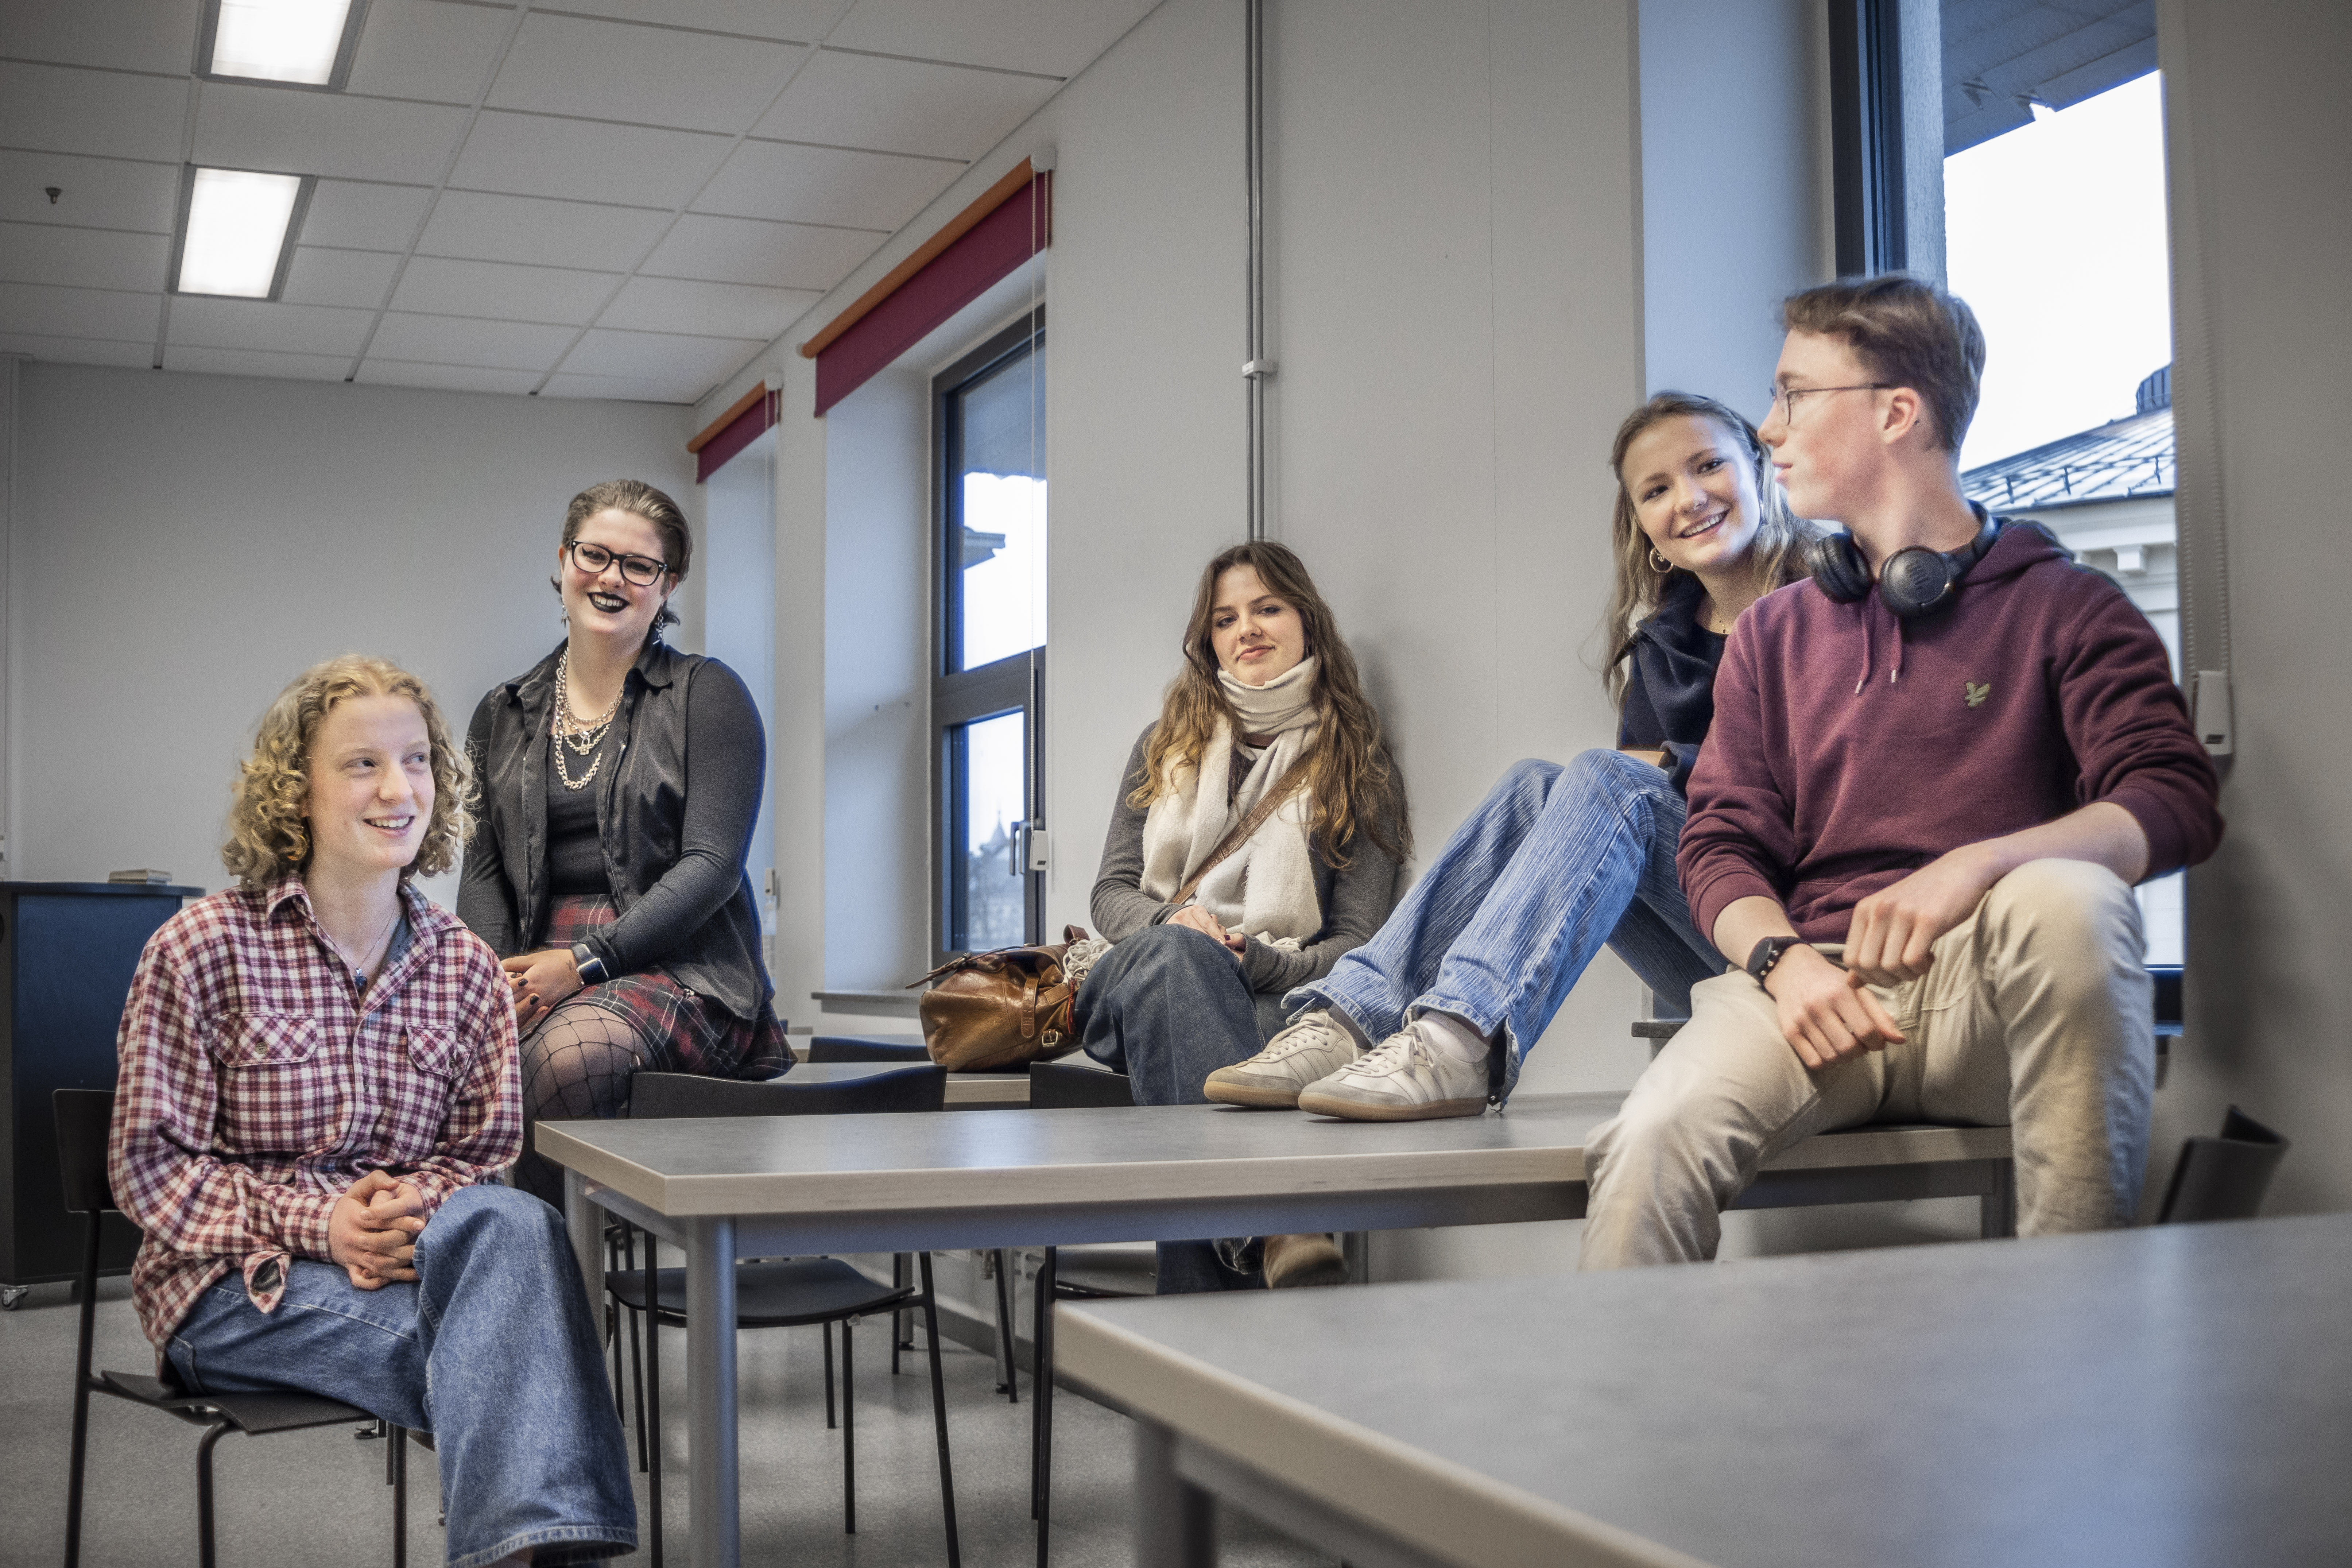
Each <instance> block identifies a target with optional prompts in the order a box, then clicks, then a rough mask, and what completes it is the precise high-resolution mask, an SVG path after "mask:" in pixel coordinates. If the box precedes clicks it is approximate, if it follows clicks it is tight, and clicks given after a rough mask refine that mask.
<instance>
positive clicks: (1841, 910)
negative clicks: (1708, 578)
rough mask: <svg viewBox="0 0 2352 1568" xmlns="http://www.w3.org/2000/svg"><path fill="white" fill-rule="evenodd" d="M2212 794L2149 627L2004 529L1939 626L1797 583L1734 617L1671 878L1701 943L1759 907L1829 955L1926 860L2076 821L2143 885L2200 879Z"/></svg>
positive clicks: (2207, 850) (2216, 836)
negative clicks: (2114, 808)
mask: <svg viewBox="0 0 2352 1568" xmlns="http://www.w3.org/2000/svg"><path fill="white" fill-rule="evenodd" d="M2216 789H2217V781H2216V780H2215V778H2214V774H2213V767H2212V764H2211V763H2210V762H2208V761H2207V760H2206V756H2205V752H2204V748H2203V747H2201V746H2200V745H2199V744H2198V742H2197V738H2196V736H2195V735H2194V734H2193V733H2192V732H2191V731H2190V730H2189V714H2188V710H2187V709H2186V708H2185V707H2184V706H2183V704H2182V702H2181V700H2180V689H2179V687H2177V686H2175V685H2174V684H2173V682H2172V673H2171V669H2170V667H2169V666H2168V663H2167V662H2166V659H2165V653H2164V644H2163V643H2162V642H2161V641H2159V640H2158V637H2157V635H2156V630H2155V628H2154V627H2152V626H2149V625H2148V624H2147V617H2146V616H2142V615H2141V614H2140V613H2139V610H2138V608H2137V606H2135V605H2133V604H2132V602H2131V601H2130V600H2129V599H2127V598H2126V597H2125V596H2124V593H2123V590H2122V589H2120V588H2118V587H2116V585H2115V584H2113V583H2110V582H2109V581H2107V580H2106V579H2105V577H2102V576H2100V575H2099V574H2097V573H2095V572H2093V571H2091V570H2090V569H2088V568H2087V567H2082V566H2077V565H2075V564H2074V562H2073V561H2072V560H2071V559H2070V558H2069V557H2068V556H2067V553H2066V552H2065V551H2064V550H2063V548H2062V547H2061V546H2060V545H2059V544H2058V542H2057V541H2056V540H2054V539H2053V538H2052V537H2051V536H2050V534H2049V533H2048V531H2045V530H2043V529H2042V528H2041V527H2040V526H2039V525H2037V524H2033V523H2017V522H2011V523H2010V524H2009V525H2008V526H2007V528H2006V529H2005V530H2004V531H2002V533H2001V536H2000V539H1999V540H1998V541H1997V542H1995V543H1994V545H1993V547H1992V549H1991V550H1990V551H1989V552H1987V553H1986V555H1985V558H1984V559H1983V560H1982V561H1979V563H1977V565H1976V568H1975V570H1973V571H1972V572H1970V573H1969V574H1968V577H1967V578H1966V579H1965V580H1964V581H1963V582H1962V584H1961V585H1960V588H1959V595H1958V600H1957V602H1956V603H1955V604H1954V605H1952V606H1951V607H1950V608H1948V609H1947V610H1945V611H1943V612H1941V613H1940V614H1936V615H1930V616H1926V617H1924V618H1922V619H1919V620H1916V621H1912V622H1909V623H1907V624H1906V623H1904V622H1901V621H1898V620H1897V619H1896V618H1895V615H1894V613H1893V612H1892V611H1890V610H1889V609H1887V607H1886V606H1885V605H1884V604H1882V603H1880V601H1879V598H1878V595H1877V594H1875V593H1873V594H1871V595H1869V596H1867V597H1866V598H1864V599H1863V600H1862V601H1861V602H1860V603H1857V604H1852V605H1840V604H1835V603H1832V601H1831V599H1830V597H1829V595H1826V594H1824V593H1822V591H1821V589H1820V588H1818V587H1816V586H1815V585H1814V584H1811V582H1802V583H1794V584H1790V585H1789V586H1788V587H1785V588H1782V589H1780V591H1779V592H1778V593H1774V594H1770V595H1766V596H1765V597H1764V598H1762V599H1760V600H1759V601H1758V602H1757V603H1756V604H1755V605H1753V606H1752V607H1750V608H1749V609H1748V613H1747V614H1745V615H1743V616H1740V618H1739V622H1738V625H1737V626H1734V627H1733V628H1732V633H1731V642H1730V646H1729V647H1727V648H1726V649H1725V652H1724V657H1723V667H1722V669H1721V671H1720V673H1719V674H1718V675H1717V678H1716V685H1715V725H1714V728H1713V729H1712V730H1710V731H1708V733H1707V738H1706V747H1705V749H1704V750H1702V751H1701V752H1700V753H1699V759H1698V766H1697V767H1696V769H1695V770H1694V771H1693V772H1692V774H1691V782H1690V818H1689V822H1688V824H1687V826H1685V827H1684V829H1683V837H1682V850H1681V853H1680V855H1679V856H1678V857H1677V858H1676V863H1677V866H1678V867H1679V868H1680V870H1681V872H1682V881H1683V891H1684V892H1685V894H1686V895H1687V896H1688V897H1689V900H1690V908H1691V914H1692V916H1693V918H1694V919H1695V920H1696V922H1697V925H1698V929H1699V930H1700V931H1704V932H1708V933H1712V932H1713V931H1714V930H1715V921H1716V918H1717V916H1719V915H1720V914H1722V913H1723V910H1724V907H1725V906H1726V905H1727V904H1729V903H1731V902H1732V901H1733V900H1736V899H1744V898H1748V897H1749V896H1751V895H1761V896H1763V897H1766V898H1770V899H1777V900H1780V903H1781V905H1782V906H1783V907H1784V908H1786V909H1787V910H1788V911H1789V919H1790V921H1791V922H1793V923H1794V924H1795V926H1796V928H1797V931H1798V932H1799V933H1800V934H1801V935H1802V936H1804V937H1805V938H1806V939H1807V940H1809V941H1812V942H1842V941H1843V940H1844V939H1845V934H1846V926H1847V923H1848V922H1849V921H1851V920H1852V918H1853V906H1854V905H1855V904H1857V903H1859V902H1860V901H1861V900H1864V898H1867V897H1868V896H1869V895H1870V894H1872V893H1874V892H1876V891H1877V890H1878V889H1881V888H1884V887H1885V886H1887V885H1888V884H1889V883H1892V882H1895V881H1898V880H1900V879H1902V878H1904V877H1905V876H1907V875H1908V874H1909V873H1910V872H1912V871H1914V870H1916V868H1919V867H1922V866H1925V865H1926V864H1927V863H1928V862H1929V861H1930V860H1933V859H1935V858H1937V856H1939V855H1942V854H1944V853H1946V852H1947V851H1948V850H1952V849H1957V848H1958V847H1960V846H1962V845H1964V844H1975V843H1979V842H1981V841H1983V840H1985V839H1988V838H1998V837H2001V836H2002V835H2004V834H2010V833H2015V832H2019V831H2021V829H2024V828H2028V827H2033V826H2039V825H2041V824H2042V823H2045V822H2049V821H2052V820H2053V819H2054V818H2057V817H2060V816H2064V815H2066V814H2067V813H2068V812H2070V811H2074V810H2075V809H2076V808H2078V807H2081V806H2084V805H2090V804H2091V803H2092V802H2094V801H2102V800H2105V801H2113V802H2114V803H2115V804H2116V805H2120V806H2122V807H2123V808H2124V809H2125V810H2126V811H2128V812H2130V813H2131V814H2132V816H2133V817H2134V818H2136V819H2137V821H2138V823H2139V825H2140V828H2141V831H2143V832H2145V833H2146V834H2147V849H2148V858H2147V871H2148V875H2150V876H2159V875H2161V874H2163V873H2164V872H2167V871H2169V870H2172V869H2174V868H2177V867H2179V866H2184V865H2189V864H2193V863H2195V862H2196V861H2199V860H2202V859H2203V858H2205V857H2206V856H2208V855H2210V854H2211V853H2212V852H2213V847H2214V846H2215V845H2216V844H2217V843H2219V842H2220V840H2221V816H2220V814H2219V813H2218V812H2217V811H2216V810H2215V809H2214V796H2215V794H2216ZM1730 956H1731V957H1732V958H1733V959H1734V960H1735V961H1736V960H1738V959H1739V958H1743V957H1745V956H1746V955H1745V954H1742V953H1734V954H1731V955H1730Z"/></svg>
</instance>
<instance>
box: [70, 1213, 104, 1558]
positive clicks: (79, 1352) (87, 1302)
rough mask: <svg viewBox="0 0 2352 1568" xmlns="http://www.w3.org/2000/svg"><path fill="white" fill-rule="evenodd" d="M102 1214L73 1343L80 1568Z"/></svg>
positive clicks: (75, 1552)
mask: <svg viewBox="0 0 2352 1568" xmlns="http://www.w3.org/2000/svg"><path fill="white" fill-rule="evenodd" d="M99 1220H100V1215H99V1213H98V1212H97V1211H96V1210H92V1211H91V1213H90V1216H89V1233H88V1235H87V1237H85V1239H84V1241H83V1244H82V1253H81V1279H80V1285H81V1298H80V1300H79V1303H77V1304H78V1305H79V1308H80V1317H81V1326H80V1331H79V1335H78V1337H77V1338H76V1340H75V1342H74V1414H73V1458H72V1460H71V1465H70V1474H71V1477H72V1479H70V1480H68V1482H67V1483H66V1568H80V1563H81V1482H82V1464H83V1460H84V1458H86V1457H87V1456H88V1454H89V1355H90V1340H91V1338H92V1336H93V1335H95V1334H96V1333H97V1331H98V1241H99Z"/></svg>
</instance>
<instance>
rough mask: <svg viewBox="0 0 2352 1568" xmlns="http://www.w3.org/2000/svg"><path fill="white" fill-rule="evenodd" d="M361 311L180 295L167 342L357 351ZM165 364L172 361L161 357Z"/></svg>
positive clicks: (362, 329) (365, 314)
mask: <svg viewBox="0 0 2352 1568" xmlns="http://www.w3.org/2000/svg"><path fill="white" fill-rule="evenodd" d="M372 320H373V315H372V314H371V313H370V312H369V311H366V310H337V309H335V308H333V307H331V306H327V305H286V304H274V303H272V302H270V301H269V300H217V299H208V298H205V297H204V296H202V295H195V294H179V295H175V296H173V300H172V325H171V328H170V331H169V333H168V335H167V336H166V338H165V340H164V341H165V342H167V343H175V344H185V345H187V346H188V347H190V348H205V349H258V350H263V351H266V352H268V353H294V354H341V355H343V356H344V358H345V359H347V360H348V359H349V358H350V356H352V354H355V353H359V349H360V343H361V342H362V340H363V339H364V338H365V337H366V336H367V330H368V322H369V321H372ZM164 363H166V364H169V363H171V361H170V356H169V355H166V356H165V358H164Z"/></svg>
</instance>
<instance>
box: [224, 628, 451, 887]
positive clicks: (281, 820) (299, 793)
mask: <svg viewBox="0 0 2352 1568" xmlns="http://www.w3.org/2000/svg"><path fill="white" fill-rule="evenodd" d="M352 697H405V698H407V699H408V700H410V701H412V702H414V703H415V704H416V710H417V712H419V713H420V714H422V715H424V718H425V738H426V740H427V741H428V742H429V743H430V744H431V746H432V748H433V813H432V815H431V816H429V817H427V818H426V819H425V842H424V843H423V844H422V845H421V846H419V847H418V848H417V851H416V858H415V859H414V860H411V861H410V862H409V863H408V864H407V865H406V866H405V867H404V868H402V870H401V873H400V874H401V876H402V877H403V878H404V879H406V878H409V877H413V876H418V875H423V876H426V877H437V876H439V875H440V874H441V873H442V872H444V871H446V870H448V869H450V868H452V867H454V866H456V865H457V858H458V856H459V855H460V854H461V853H463V851H464V849H465V847H466V840H467V837H469V836H470V835H471V834H472V833H473V831H474V817H473V812H472V805H473V798H472V797H473V789H474V772H473V769H472V767H471V766H470V765H469V764H468V763H467V761H466V749H465V748H464V747H463V746H460V745H457V743H456V742H453V741H452V740H451V739H450V735H449V726H448V724H447V723H446V721H444V720H443V719H442V717H441V709H440V705H439V704H438V703H436V702H435V701H434V700H433V693H432V692H431V691H429V690H427V689H425V682H423V681H422V680H419V679H417V678H416V677H415V676H413V675H411V674H409V673H408V671H406V670H404V669H403V668H400V667H399V666H398V665H396V664H394V663H393V662H392V661H391V660H390V659H387V658H374V657H373V656H371V655H368V654H363V653H347V654H344V655H343V656H342V657H341V658H331V659H329V660H327V661H326V662H325V663H323V664H314V665H312V666H311V667H310V668H308V669H306V670H304V671H303V672H302V673H301V674H300V675H299V676H297V677H295V678H294V680H293V683H292V684H291V685H289V686H288V687H287V688H286V689H285V690H283V691H281V692H279V693H278V700H277V701H275V702H272V703H271V704H270V705H269V711H268V712H267V713H264V714H263V715H262V716H261V724H260V727H259V729H257V731H255V733H254V737H253V751H252V753H251V754H250V755H248V756H247V758H246V759H245V762H244V763H242V764H241V765H240V766H239V767H238V769H237V779H236V784H235V785H234V786H232V788H231V792H230V802H229V812H228V842H227V843H226V844H224V845H222V846H221V864H222V865H224V866H226V867H227V868H228V870H229V874H230V875H231V876H233V877H235V878H236V879H237V883H238V885H239V886H241V887H244V888H247V889H261V888H264V887H267V886H268V884H269V883H271V882H273V881H275V880H277V879H278V878H280V877H283V876H286V875H288V874H289V873H291V872H299V871H300V870H302V869H303V868H305V867H306V866H308V865H309V864H310V825H309V824H308V823H306V822H305V821H304V820H303V818H302V803H303V800H304V799H305V797H306V796H308V795H309V794H310V742H311V740H312V738H313V737H315V736H316V735H317V734H318V732H319V721H320V720H321V719H323V718H325V717H326V714H327V710H329V709H331V708H332V707H334V706H335V704H336V703H338V702H341V701H342V700H345V699H346V698H352Z"/></svg>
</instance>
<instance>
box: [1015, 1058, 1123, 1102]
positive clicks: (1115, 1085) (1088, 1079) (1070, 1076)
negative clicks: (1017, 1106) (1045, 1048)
mask: <svg viewBox="0 0 2352 1568" xmlns="http://www.w3.org/2000/svg"><path fill="white" fill-rule="evenodd" d="M1134 1103H1135V1086H1134V1084H1133V1083H1132V1082H1130V1081H1129V1079H1128V1076H1127V1075H1126V1074H1125V1073H1123V1072H1105V1071H1103V1070H1102V1069H1101V1068H1074V1067H1064V1066H1063V1065H1062V1064H1060V1063H1059V1062H1031V1063H1030V1064H1029V1109H1030V1110H1084V1109H1086V1108H1087V1107H1088V1106H1099V1105H1133V1104H1134Z"/></svg>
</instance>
